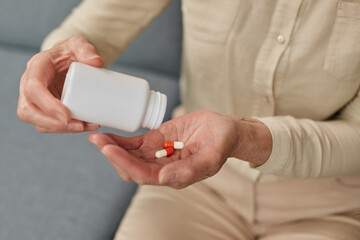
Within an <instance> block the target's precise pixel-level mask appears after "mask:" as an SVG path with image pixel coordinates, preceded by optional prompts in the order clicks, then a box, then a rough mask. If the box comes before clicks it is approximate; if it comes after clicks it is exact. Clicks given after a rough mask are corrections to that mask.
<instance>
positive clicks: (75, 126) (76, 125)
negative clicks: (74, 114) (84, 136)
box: [68, 122, 84, 132]
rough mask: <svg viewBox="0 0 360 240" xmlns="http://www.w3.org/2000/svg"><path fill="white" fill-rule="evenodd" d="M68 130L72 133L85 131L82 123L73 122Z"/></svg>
mask: <svg viewBox="0 0 360 240" xmlns="http://www.w3.org/2000/svg"><path fill="white" fill-rule="evenodd" d="M68 129H69V130H70V131H78V132H82V131H84V126H83V125H82V124H81V123H77V122H72V123H70V124H69V126H68Z"/></svg>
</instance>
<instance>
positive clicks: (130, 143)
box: [88, 133, 143, 150]
mask: <svg viewBox="0 0 360 240" xmlns="http://www.w3.org/2000/svg"><path fill="white" fill-rule="evenodd" d="M88 139H89V141H90V142H92V143H94V144H95V145H97V146H98V147H100V148H101V147H102V146H104V145H106V144H114V145H119V146H120V147H122V148H125V149H126V150H136V149H139V147H140V146H141V144H142V142H143V138H142V137H141V136H135V137H122V136H118V135H115V134H111V133H94V134H90V135H89V137H88Z"/></svg>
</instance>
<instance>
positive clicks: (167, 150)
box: [155, 148, 174, 158]
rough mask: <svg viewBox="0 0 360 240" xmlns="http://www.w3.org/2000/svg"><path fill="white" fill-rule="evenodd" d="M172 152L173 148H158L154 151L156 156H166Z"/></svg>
mask: <svg viewBox="0 0 360 240" xmlns="http://www.w3.org/2000/svg"><path fill="white" fill-rule="evenodd" d="M173 154H174V149H173V148H165V149H163V150H159V151H157V152H156V153H155V157H156V158H162V157H168V156H171V155H173Z"/></svg>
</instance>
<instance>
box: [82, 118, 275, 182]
mask: <svg viewBox="0 0 360 240" xmlns="http://www.w3.org/2000/svg"><path fill="white" fill-rule="evenodd" d="M88 139H89V141H90V142H91V143H93V144H94V145H96V146H97V147H98V148H99V149H100V150H101V152H102V153H103V154H104V155H105V156H106V157H107V158H108V160H109V161H110V163H111V164H112V165H113V167H114V168H115V169H116V170H117V172H118V174H119V175H120V176H121V177H122V178H123V179H124V180H126V181H135V182H137V183H139V184H150V185H165V186H169V187H173V188H177V189H180V188H184V187H186V186H189V185H191V184H193V183H195V182H197V181H200V180H203V179H205V178H207V177H210V176H213V175H214V174H216V173H217V172H218V171H219V170H220V169H221V167H222V165H223V164H224V163H225V161H226V159H227V158H229V157H235V158H238V159H242V160H244V161H248V162H250V163H251V164H252V165H253V166H258V165H261V164H263V163H265V162H266V161H267V159H268V158H269V156H270V154H271V151H272V137H271V133H270V130H269V129H268V128H267V127H266V126H265V125H264V124H263V123H261V122H260V121H258V120H255V119H245V118H240V117H237V116H233V115H221V114H218V113H215V112H212V111H198V112H193V113H189V114H186V115H184V116H181V117H178V118H175V119H173V120H171V121H168V122H166V123H163V124H162V125H161V126H160V128H159V129H157V130H151V131H149V132H147V133H145V134H143V135H141V136H136V137H131V138H126V137H121V136H117V135H113V134H102V133H92V134H90V135H89V137H88ZM164 141H182V142H184V143H185V147H184V149H182V150H175V154H174V155H172V156H170V157H163V158H160V159H156V158H155V152H156V151H158V150H160V149H162V143H163V142H164ZM239 161H241V160H239Z"/></svg>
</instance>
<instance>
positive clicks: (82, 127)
mask: <svg viewBox="0 0 360 240" xmlns="http://www.w3.org/2000/svg"><path fill="white" fill-rule="evenodd" d="M99 128H100V126H99V125H97V124H92V123H86V122H83V121H80V120H76V119H72V120H71V121H70V122H69V124H68V126H67V128H66V129H65V130H55V129H48V128H43V127H40V126H35V129H36V130H37V131H38V132H41V133H81V132H88V131H96V130H99Z"/></svg>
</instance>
